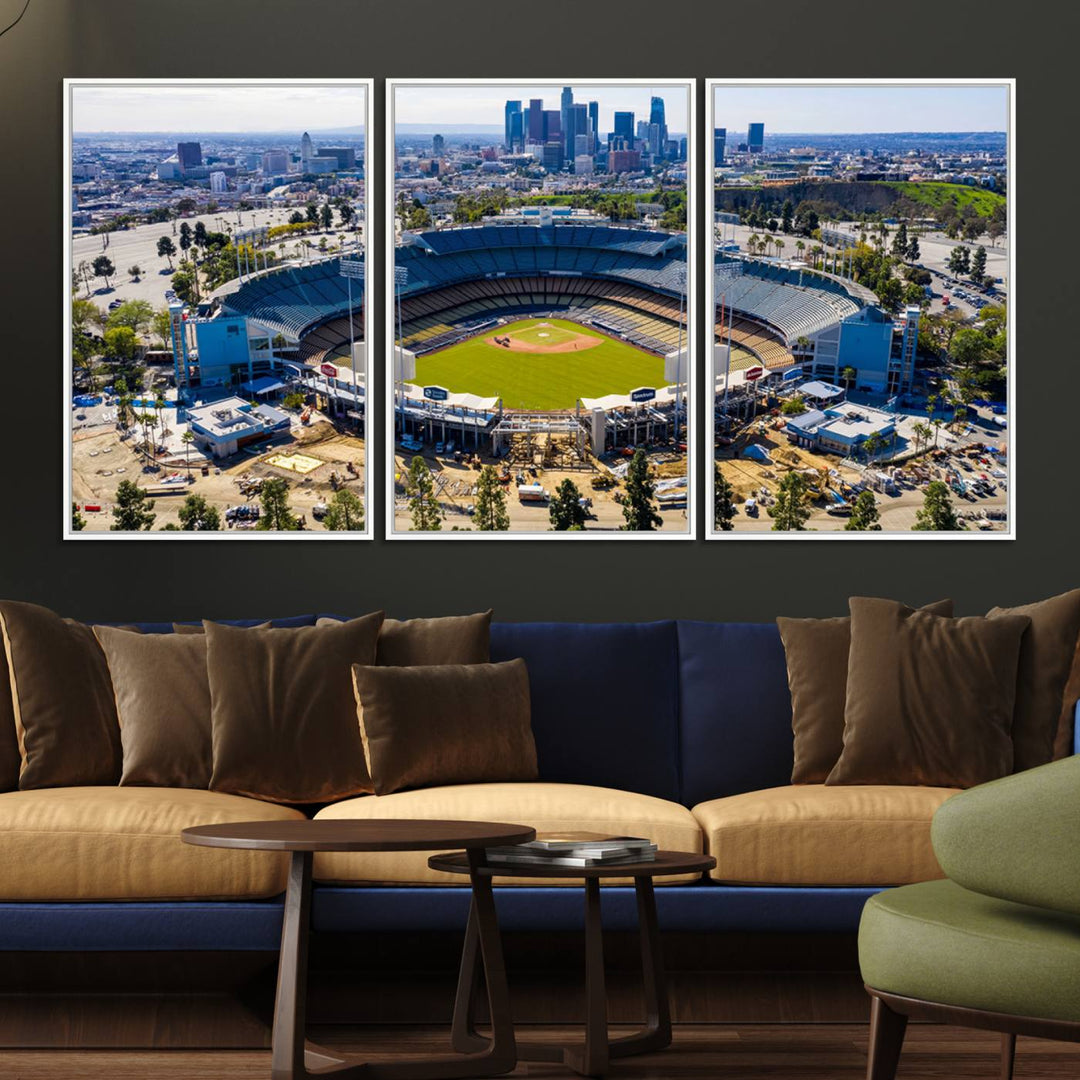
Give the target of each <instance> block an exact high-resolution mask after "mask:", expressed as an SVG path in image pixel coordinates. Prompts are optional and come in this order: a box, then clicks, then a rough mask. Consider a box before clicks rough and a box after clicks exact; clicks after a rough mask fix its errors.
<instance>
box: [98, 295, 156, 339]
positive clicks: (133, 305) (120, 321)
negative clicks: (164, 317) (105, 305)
mask: <svg viewBox="0 0 1080 1080" xmlns="http://www.w3.org/2000/svg"><path fill="white" fill-rule="evenodd" d="M153 319H154V306H153V304H151V303H149V302H148V301H146V300H125V301H124V302H123V303H122V304H121V305H120V306H119V307H118V308H115V309H114V310H113V311H110V312H109V316H108V318H107V319H106V323H105V325H106V326H108V327H110V328H111V327H114V326H129V327H131V329H132V330H134V331H135V333H136V335H137V334H139V333H141V332H142V331H143V330H146V329H148V328H149V327H150V324H151V323H152V322H153Z"/></svg>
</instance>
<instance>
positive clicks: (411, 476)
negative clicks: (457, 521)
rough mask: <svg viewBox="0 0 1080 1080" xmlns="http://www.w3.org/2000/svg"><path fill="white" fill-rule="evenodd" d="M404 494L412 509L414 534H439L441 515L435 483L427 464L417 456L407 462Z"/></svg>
mask: <svg viewBox="0 0 1080 1080" xmlns="http://www.w3.org/2000/svg"><path fill="white" fill-rule="evenodd" d="M405 494H406V495H408V497H409V503H410V505H411V509H412V527H413V530H414V531H415V532H439V531H440V530H441V529H442V519H443V513H442V509H441V507H440V506H439V503H438V501H437V500H436V498H435V481H434V480H433V479H432V478H431V470H430V469H429V468H428V467H427V462H426V461H424V459H423V458H422V457H421V456H420V455H419V454H417V455H416V456H415V457H414V458H413V459H412V461H410V462H409V471H408V473H407V474H406V477H405Z"/></svg>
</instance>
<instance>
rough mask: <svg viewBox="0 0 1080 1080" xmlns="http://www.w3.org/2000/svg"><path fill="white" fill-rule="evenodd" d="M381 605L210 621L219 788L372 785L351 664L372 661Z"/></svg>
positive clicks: (356, 791) (335, 793) (310, 793)
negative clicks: (328, 614) (310, 616)
mask: <svg viewBox="0 0 1080 1080" xmlns="http://www.w3.org/2000/svg"><path fill="white" fill-rule="evenodd" d="M382 621H383V613H382V612H381V611H379V612H376V613H375V614H373V615H364V616H363V617H362V618H359V619H352V620H351V621H349V622H345V623H341V624H340V625H338V626H329V627H314V626H298V627H288V628H277V629H272V630H251V629H241V628H239V627H235V626H220V625H217V624H215V623H210V622H208V623H205V624H204V625H205V626H206V670H207V672H208V674H209V677H210V703H211V707H210V715H211V723H212V729H213V753H214V769H213V774H212V776H211V779H210V788H211V790H213V791H227V792H231V793H232V794H234V795H248V796H251V797H252V798H256V799H267V800H269V801H270V802H281V803H315V802H332V801H334V800H335V799H344V798H347V797H348V796H350V795H360V794H363V793H364V792H369V791H371V779H370V777H369V776H368V772H367V767H366V766H365V764H364V746H363V743H362V742H361V740H360V728H359V726H358V725H357V722H356V702H355V700H354V698H353V688H352V666H353V664H373V663H374V662H375V643H376V641H377V640H378V637H379V627H380V626H381V625H382Z"/></svg>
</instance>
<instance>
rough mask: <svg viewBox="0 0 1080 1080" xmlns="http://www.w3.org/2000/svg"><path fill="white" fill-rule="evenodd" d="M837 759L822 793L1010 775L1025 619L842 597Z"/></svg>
mask: <svg viewBox="0 0 1080 1080" xmlns="http://www.w3.org/2000/svg"><path fill="white" fill-rule="evenodd" d="M849 606H850V609H851V651H850V653H849V654H848V675H847V702H846V706H845V710H844V752H843V753H842V754H841V755H840V760H839V761H838V762H837V763H836V767H835V768H834V769H833V770H832V772H831V773H829V777H828V779H827V780H826V783H828V784H921V785H924V786H926V787H958V788H965V787H973V786H974V785H975V784H981V783H983V782H984V781H986V780H994V779H996V778H997V777H999V776H1004V775H1006V773H1008V772H1010V771H1011V770H1012V739H1011V737H1010V731H1011V729H1012V718H1013V707H1014V705H1015V702H1016V671H1017V663H1018V660H1019V657H1020V643H1021V640H1022V638H1023V636H1024V631H1025V630H1027V628H1028V627H1029V626H1030V625H1031V620H1030V619H1029V618H1028V617H1027V616H1026V615H1003V616H1001V617H1000V618H997V619H982V618H977V617H976V618H964V619H946V618H942V617H941V616H940V615H931V614H930V613H929V612H926V611H915V610H914V609H912V608H909V607H905V606H904V605H903V604H898V603H896V602H895V601H893V600H872V599H869V598H866V597H852V598H851V600H850V601H849Z"/></svg>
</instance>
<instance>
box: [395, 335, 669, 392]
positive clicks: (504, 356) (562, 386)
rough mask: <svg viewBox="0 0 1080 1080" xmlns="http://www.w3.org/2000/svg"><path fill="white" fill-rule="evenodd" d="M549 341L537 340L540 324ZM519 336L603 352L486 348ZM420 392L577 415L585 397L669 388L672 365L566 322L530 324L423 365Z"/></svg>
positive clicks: (421, 360) (425, 359)
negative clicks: (584, 342)
mask: <svg viewBox="0 0 1080 1080" xmlns="http://www.w3.org/2000/svg"><path fill="white" fill-rule="evenodd" d="M541 322H545V323H548V324H549V326H547V327H541V328H540V332H547V333H549V334H550V335H551V336H550V337H547V338H539V337H537V336H536V335H537V333H538V331H537V329H536V327H537V324H538V323H541ZM494 334H498V335H499V336H500V337H502V336H503V335H504V334H513V335H514V336H515V337H518V338H524V339H525V340H529V339H530V338H531V339H532V340H534V341H537V342H543V343H545V344H556V343H557V342H558V341H566V340H568V339H570V338H572V337H575V336H577V335H579V334H580V335H584V336H585V337H590V338H595V339H597V340H598V341H599V342H600V344H599V345H596V346H594V347H593V348H590V349H585V350H583V351H578V352H573V351H571V352H561V353H530V352H511V351H510V350H509V349H504V348H502V347H500V346H498V345H488V344H487V342H486V341H485V340H484V339H485V338H487V337H491V336H493V335H494ZM414 381H415V382H416V383H417V385H420V386H445V387H446V389H447V390H451V391H453V392H454V393H459V394H479V395H480V396H481V397H501V398H502V399H503V405H504V406H505V407H506V408H508V409H572V408H573V407H574V405H575V404H576V403H577V400H578V398H581V397H591V398H595V397H603V396H604V395H605V394H626V393H628V392H629V391H631V390H634V389H636V388H637V387H639V386H654V387H657V388H660V387H662V386H664V385H665V384H664V361H663V359H662V358H660V357H658V356H653V355H651V354H650V353H647V352H643V351H642V350H641V349H637V348H635V347H634V346H633V345H628V344H626V343H625V342H623V341H615V340H613V339H612V338H609V337H605V336H604V335H603V334H600V333H599V332H597V331H595V330H590V329H586V328H585V327H582V326H578V325H577V324H576V323H572V322H567V321H565V320H562V319H523V320H521V321H519V322H515V323H511V324H508V325H506V326H500V327H499V328H498V329H497V330H485V331H484V332H483V333H482V334H481V335H480V336H479V337H475V338H472V339H470V340H469V341H462V342H460V343H459V344H457V345H451V346H450V348H449V349H444V350H443V351H442V352H438V353H435V354H434V355H432V356H418V357H417V358H416V379H415V380H414Z"/></svg>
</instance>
